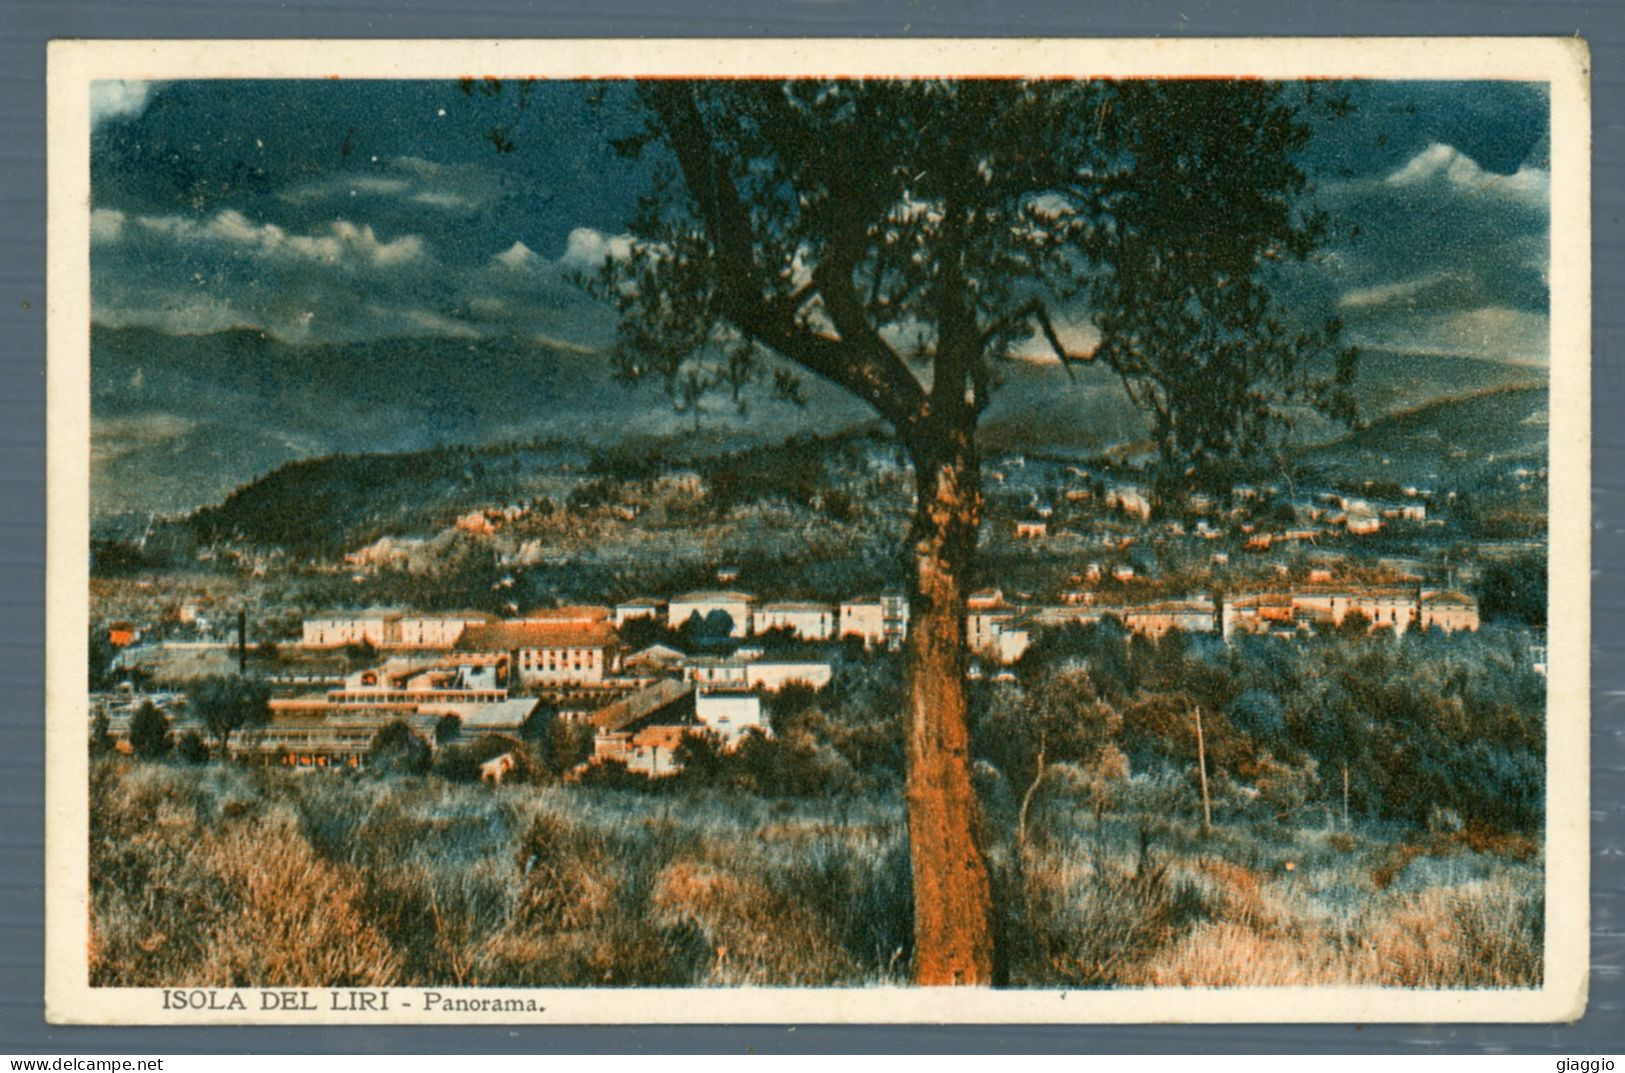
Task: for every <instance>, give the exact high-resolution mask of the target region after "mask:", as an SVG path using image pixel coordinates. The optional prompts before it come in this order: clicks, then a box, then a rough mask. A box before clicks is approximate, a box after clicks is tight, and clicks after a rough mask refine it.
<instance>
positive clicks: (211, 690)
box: [188, 675, 271, 760]
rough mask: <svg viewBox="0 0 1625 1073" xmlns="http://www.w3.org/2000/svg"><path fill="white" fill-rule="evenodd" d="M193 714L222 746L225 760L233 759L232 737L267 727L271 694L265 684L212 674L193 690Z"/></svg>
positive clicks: (220, 753)
mask: <svg viewBox="0 0 1625 1073" xmlns="http://www.w3.org/2000/svg"><path fill="white" fill-rule="evenodd" d="M188 696H189V700H190V703H191V706H192V711H193V712H194V713H196V715H197V718H198V720H199V721H200V722H202V723H203V725H204V727H205V728H207V730H208V731H209V734H210V736H211V737H213V738H214V740H215V742H216V744H217V745H218V746H219V749H218V755H219V757H220V759H222V760H229V759H230V758H231V736H232V734H234V733H236V732H237V731H239V730H246V729H251V728H253V727H259V726H264V725H265V723H266V722H267V721H268V720H269V719H270V718H271V708H270V700H271V691H270V689H269V687H267V686H266V684H265V683H264V682H261V681H258V680H256V679H253V678H240V677H237V676H236V675H211V676H209V677H207V678H204V679H201V680H200V681H198V682H197V683H196V684H195V685H194V686H193V687H192V689H191V690H190V692H189V694H188Z"/></svg>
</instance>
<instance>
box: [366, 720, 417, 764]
mask: <svg viewBox="0 0 1625 1073" xmlns="http://www.w3.org/2000/svg"><path fill="white" fill-rule="evenodd" d="M429 762H430V750H429V743H428V742H426V741H424V740H423V739H422V738H420V737H418V736H417V734H415V733H414V732H413V730H412V728H411V727H410V726H408V725H407V724H406V721H405V720H402V719H396V720H394V721H393V722H390V723H387V724H385V725H384V726H383V727H382V728H380V729H379V731H378V733H376V734H374V735H373V736H372V741H371V742H369V743H368V745H367V769H368V770H369V771H372V772H375V773H377V774H380V775H422V774H424V773H425V772H427V771H428V770H429Z"/></svg>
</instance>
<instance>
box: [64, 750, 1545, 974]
mask: <svg viewBox="0 0 1625 1073" xmlns="http://www.w3.org/2000/svg"><path fill="white" fill-rule="evenodd" d="M1141 789H1142V790H1144V793H1143V794H1142V796H1143V797H1144V798H1145V799H1144V800H1135V799H1134V795H1135V793H1138V792H1140V791H1138V790H1135V788H1133V787H1127V788H1126V791H1125V805H1124V810H1123V811H1122V812H1120V813H1118V814H1116V815H1115V816H1107V817H1105V818H1104V819H1102V818H1100V817H1097V816H1095V815H1094V814H1093V812H1092V810H1091V809H1090V807H1089V805H1088V803H1087V802H1086V801H1084V800H1081V799H1080V800H1079V801H1078V802H1076V803H1072V802H1069V801H1068V800H1066V799H1065V798H1064V796H1059V797H1058V799H1056V800H1052V801H1051V802H1049V803H1048V804H1047V805H1046V807H1045V808H1044V809H1043V810H1042V821H1041V824H1040V826H1039V827H1038V829H1036V830H1035V831H1034V832H1033V837H1032V838H1031V840H1030V844H1029V846H1028V848H1027V852H1026V854H1025V858H1024V859H1023V860H1022V861H1021V862H1019V866H1018V862H1016V861H1015V859H1014V855H1013V849H1012V847H1011V846H1010V845H1008V844H1005V843H1001V842H998V841H997V839H996V840H995V844H994V845H993V846H992V847H991V857H992V860H993V863H994V866H995V872H996V879H997V882H998V890H999V904H1000V908H1001V919H1000V921H999V949H1000V951H1001V966H1000V971H1001V974H1002V978H1003V979H1004V980H1006V981H1007V982H1008V983H1009V984H1010V985H1012V986H1043V987H1125V986H1127V987H1143V986H1182V987H1183V986H1203V987H1230V986H1283V985H1387V986H1402V987H1417V988H1440V987H1517V986H1530V985H1533V984H1537V983H1538V982H1539V980H1540V977H1541V960H1540V959H1541V947H1542V931H1541V928H1542V920H1543V905H1542V901H1541V889H1542V887H1541V876H1542V870H1541V864H1540V860H1539V855H1538V847H1537V846H1536V845H1535V844H1534V843H1533V842H1531V841H1530V840H1528V839H1518V838H1509V837H1506V836H1496V835H1491V834H1488V833H1486V832H1482V831H1474V830H1471V829H1469V830H1466V831H1461V832H1455V833H1451V834H1435V835H1422V836H1417V834H1416V832H1414V831H1408V832H1407V831H1398V830H1396V831H1383V830H1369V829H1366V830H1357V831H1353V832H1340V831H1338V832H1334V831H1311V830H1301V829H1296V828H1287V827H1284V826H1282V825H1271V826H1263V825H1259V826H1256V827H1242V826H1239V825H1237V826H1234V827H1226V826H1221V827H1220V828H1219V829H1218V830H1217V831H1215V832H1214V834H1213V835H1212V836H1211V837H1209V838H1203V837H1202V836H1201V834H1200V832H1199V830H1197V829H1196V827H1195V825H1194V823H1193V822H1191V821H1188V820H1185V819H1180V818H1177V817H1176V818H1169V817H1170V812H1169V810H1167V809H1162V808H1155V807H1151V806H1152V804H1153V803H1154V801H1155V800H1160V799H1158V798H1155V791H1156V788H1155V787H1149V788H1141ZM1147 794H1149V795H1150V796H1145V795H1147ZM91 806H92V807H91V868H92V902H93V912H92V951H91V978H92V980H93V982H94V983H96V984H97V985H102V986H110V985H124V986H157V985H164V986H294V985H335V986H344V985H353V986H368V985H383V984H393V985H425V986H429V985H438V986H447V985H458V984H461V985H486V986H526V985H528V986H609V987H614V986H736V985H769V986H827V985H838V986H864V985H873V984H879V983H902V982H904V981H905V980H906V979H907V976H908V971H909V960H910V956H911V954H910V934H909V933H910V927H911V923H910V920H911V916H910V894H909V876H908V865H907V845H906V839H905V835H904V827H903V822H902V815H901V807H900V803H899V802H897V801H896V800H895V799H893V798H887V797H874V798H858V799H846V800H844V801H842V802H839V803H835V802H831V801H806V802H795V803H791V802H785V801H776V802H768V801H763V800H762V799H759V798H756V797H753V796H749V795H734V796H715V795H706V794H695V795H690V796H683V797H675V798H651V797H649V796H646V795H641V794H637V793H630V792H622V791H616V790H609V789H604V788H586V787H559V786H555V787H543V788H538V787H533V786H532V787H503V788H501V789H497V790H492V789H490V788H487V787H478V786H464V785H451V784H447V783H444V782H441V781H438V780H432V779H421V778H396V779H385V780H374V779H355V778H341V777H328V776H321V775H310V776H303V777H301V776H297V775H292V774H289V773H285V772H276V771H265V772H260V771H247V770H236V769H220V768H206V769H194V768H179V767H166V766H163V765H134V764H131V763H129V762H128V761H124V760H106V761H102V762H99V763H98V764H97V765H96V767H95V769H94V772H93V783H92V793H91Z"/></svg>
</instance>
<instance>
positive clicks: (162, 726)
mask: <svg viewBox="0 0 1625 1073" xmlns="http://www.w3.org/2000/svg"><path fill="white" fill-rule="evenodd" d="M171 745H172V742H171V741H170V737H169V720H168V719H165V718H164V713H163V712H160V711H159V710H158V706H157V705H156V704H154V703H152V701H150V700H146V701H142V702H141V706H140V707H139V708H137V709H136V710H135V714H134V715H132V716H131V717H130V747H131V748H132V749H134V750H135V755H136V756H138V757H140V758H141V759H143V760H161V759H163V758H164V757H166V756H168V755H169V751H170V748H171Z"/></svg>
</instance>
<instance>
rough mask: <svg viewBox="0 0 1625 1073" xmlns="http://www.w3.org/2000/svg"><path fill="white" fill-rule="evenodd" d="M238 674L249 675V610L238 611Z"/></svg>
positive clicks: (242, 608) (239, 609) (241, 609)
mask: <svg viewBox="0 0 1625 1073" xmlns="http://www.w3.org/2000/svg"><path fill="white" fill-rule="evenodd" d="M237 673H238V674H240V675H246V674H247V673H248V608H246V607H239V608H238V609H237Z"/></svg>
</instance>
